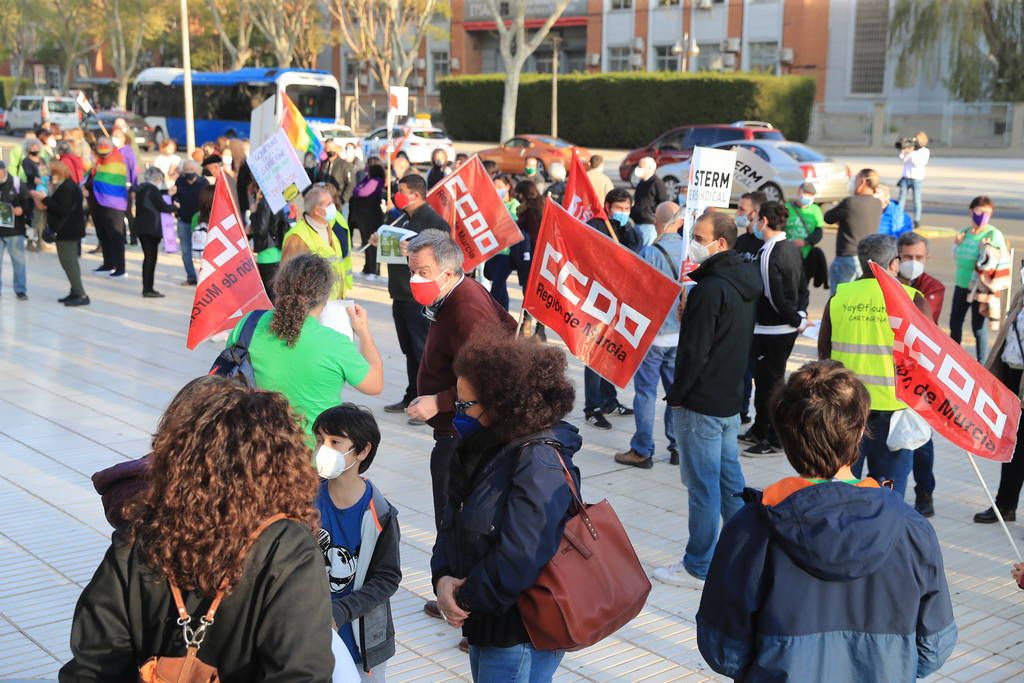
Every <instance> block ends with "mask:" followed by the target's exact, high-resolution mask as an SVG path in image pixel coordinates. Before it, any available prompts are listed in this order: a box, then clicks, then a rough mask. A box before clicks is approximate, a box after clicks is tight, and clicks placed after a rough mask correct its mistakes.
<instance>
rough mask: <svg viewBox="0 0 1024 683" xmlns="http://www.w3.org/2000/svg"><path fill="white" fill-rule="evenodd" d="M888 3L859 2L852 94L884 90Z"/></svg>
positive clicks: (852, 72)
mask: <svg viewBox="0 0 1024 683" xmlns="http://www.w3.org/2000/svg"><path fill="white" fill-rule="evenodd" d="M888 21H889V0H857V14H856V16H855V18H854V24H853V63H852V64H851V65H850V92H851V93H853V94H860V95H877V94H879V93H881V92H882V91H883V90H884V89H885V51H886V44H887V42H888V39H887V38H888V33H887V31H886V27H887V24H888Z"/></svg>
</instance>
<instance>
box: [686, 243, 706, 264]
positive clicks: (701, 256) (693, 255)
mask: <svg viewBox="0 0 1024 683" xmlns="http://www.w3.org/2000/svg"><path fill="white" fill-rule="evenodd" d="M686 255H687V256H688V257H689V258H690V260H691V261H693V262H694V263H696V264H697V265H698V266H699V265H700V264H702V263H704V262H705V261H707V260H708V258H710V257H711V254H710V253H709V252H708V248H707V247H706V246H704V245H703V244H701V243H700V242H698V241H696V240H693V239H691V240H690V244H689V246H688V247H687V249H686Z"/></svg>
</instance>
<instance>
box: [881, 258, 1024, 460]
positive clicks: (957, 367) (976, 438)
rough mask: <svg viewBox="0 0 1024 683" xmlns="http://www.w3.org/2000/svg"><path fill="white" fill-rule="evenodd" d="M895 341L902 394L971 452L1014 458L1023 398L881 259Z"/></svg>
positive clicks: (898, 386) (899, 394) (935, 426)
mask: <svg viewBox="0 0 1024 683" xmlns="http://www.w3.org/2000/svg"><path fill="white" fill-rule="evenodd" d="M871 270H872V272H873V273H874V274H875V279H876V280H878V284H879V286H880V287H881V288H882V294H883V295H884V297H885V308H886V314H887V316H888V318H889V324H890V325H891V326H892V330H893V334H894V335H895V341H894V343H893V349H892V355H893V363H894V364H895V366H896V367H895V369H896V398H898V399H899V400H901V401H903V402H904V403H906V404H907V406H909V407H910V408H913V410H914V412H916V413H917V414H918V415H920V416H921V417H923V418H924V419H925V420H926V421H927V422H928V424H929V425H931V426H932V428H933V429H935V431H937V432H938V433H939V434H941V435H942V436H944V437H946V438H947V439H949V440H950V441H951V442H953V443H954V444H955V445H957V446H959V447H960V448H963V449H964V450H966V451H967V452H968V453H973V454H975V455H979V456H981V457H983V458H988V459H989V460H995V461H996V462H1009V461H1010V460H1011V459H1012V458H1013V451H1014V448H1015V446H1016V443H1017V423H1018V422H1019V421H1020V413H1021V408H1020V399H1019V398H1017V394H1016V392H1014V391H1011V390H1010V389H1008V388H1007V387H1006V385H1004V384H1003V383H1002V382H1000V381H999V380H998V379H996V378H995V377H994V376H993V375H992V373H990V372H989V371H988V370H986V369H985V368H984V367H983V366H982V365H981V363H979V362H978V361H976V360H975V359H974V358H972V357H971V356H970V355H968V353H967V352H966V351H964V349H963V347H961V346H960V344H958V343H956V342H955V341H953V340H952V339H951V338H950V336H949V335H948V334H946V333H945V332H943V331H942V330H941V329H940V328H939V326H938V325H936V324H935V323H934V322H933V321H932V319H931V318H930V317H929V316H927V315H925V314H924V313H922V312H921V311H920V310H918V308H917V306H915V305H914V302H913V301H911V300H910V297H908V296H907V293H906V291H905V290H904V289H903V287H902V286H901V285H900V284H899V283H898V282H897V281H896V279H895V278H894V277H892V276H891V275H890V274H889V273H888V272H886V271H885V270H883V269H882V268H880V267H879V266H878V264H876V263H872V264H871Z"/></svg>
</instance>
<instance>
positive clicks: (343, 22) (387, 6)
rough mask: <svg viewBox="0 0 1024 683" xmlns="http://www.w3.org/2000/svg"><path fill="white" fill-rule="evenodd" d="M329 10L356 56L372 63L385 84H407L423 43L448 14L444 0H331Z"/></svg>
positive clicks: (343, 42) (374, 72)
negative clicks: (435, 21) (436, 22)
mask: <svg viewBox="0 0 1024 683" xmlns="http://www.w3.org/2000/svg"><path fill="white" fill-rule="evenodd" d="M327 10H328V12H330V14H331V17H332V18H333V19H334V22H335V24H336V25H337V28H338V33H339V34H340V36H341V44H342V45H344V46H345V47H346V48H348V51H349V52H350V53H351V54H352V56H353V57H355V58H356V59H358V60H359V61H363V62H366V63H367V64H369V66H370V69H371V70H372V71H373V75H374V77H375V78H376V79H377V82H378V83H380V84H381V86H382V87H384V88H387V87H388V86H391V85H405V83H406V81H407V80H409V76H410V75H411V74H412V70H413V68H414V67H415V65H416V58H417V57H418V55H419V50H420V45H421V44H422V43H423V39H424V38H425V37H426V36H427V34H428V33H429V32H430V31H431V30H433V29H432V27H431V23H430V22H431V20H432V19H434V18H435V17H437V16H444V15H445V14H446V13H447V11H448V4H447V2H444V1H443V0H328V3H327Z"/></svg>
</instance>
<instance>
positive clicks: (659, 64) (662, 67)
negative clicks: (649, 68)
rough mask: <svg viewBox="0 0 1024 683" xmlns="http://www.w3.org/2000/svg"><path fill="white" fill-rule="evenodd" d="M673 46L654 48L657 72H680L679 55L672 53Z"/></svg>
mask: <svg viewBox="0 0 1024 683" xmlns="http://www.w3.org/2000/svg"><path fill="white" fill-rule="evenodd" d="M673 47H674V46H672V45H655V46H654V70H655V71H679V55H677V54H675V53H674V52H672V48H673Z"/></svg>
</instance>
